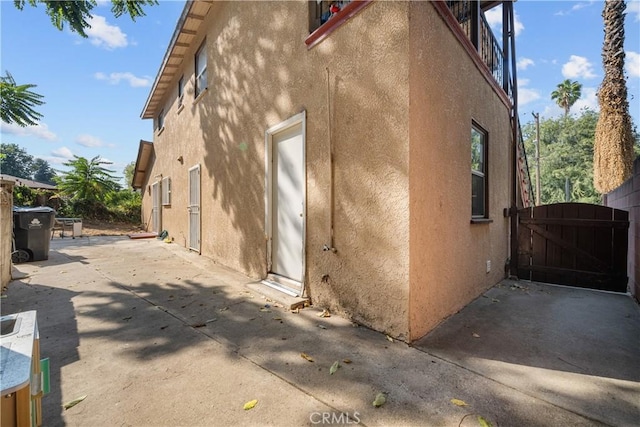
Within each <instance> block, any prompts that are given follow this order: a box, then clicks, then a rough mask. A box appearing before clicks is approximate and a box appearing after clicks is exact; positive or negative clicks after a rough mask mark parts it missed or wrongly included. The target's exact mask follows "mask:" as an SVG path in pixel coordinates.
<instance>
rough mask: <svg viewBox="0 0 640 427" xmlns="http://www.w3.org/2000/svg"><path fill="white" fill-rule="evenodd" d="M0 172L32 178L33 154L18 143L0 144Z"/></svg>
mask: <svg viewBox="0 0 640 427" xmlns="http://www.w3.org/2000/svg"><path fill="white" fill-rule="evenodd" d="M0 153H2V156H0V173H3V174H6V175H12V176H16V177H18V178H24V179H31V171H32V167H33V162H34V160H33V156H32V155H30V154H28V153H27V152H26V151H25V150H24V149H23V148H21V147H20V146H19V145H18V144H4V143H3V144H0Z"/></svg>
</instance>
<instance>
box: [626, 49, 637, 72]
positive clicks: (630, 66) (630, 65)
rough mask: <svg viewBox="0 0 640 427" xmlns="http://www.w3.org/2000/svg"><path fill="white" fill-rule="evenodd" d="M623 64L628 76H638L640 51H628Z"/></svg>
mask: <svg viewBox="0 0 640 427" xmlns="http://www.w3.org/2000/svg"><path fill="white" fill-rule="evenodd" d="M626 53H627V57H626V58H625V59H626V61H625V65H626V68H627V73H628V74H629V77H640V53H638V52H632V51H628V52H626Z"/></svg>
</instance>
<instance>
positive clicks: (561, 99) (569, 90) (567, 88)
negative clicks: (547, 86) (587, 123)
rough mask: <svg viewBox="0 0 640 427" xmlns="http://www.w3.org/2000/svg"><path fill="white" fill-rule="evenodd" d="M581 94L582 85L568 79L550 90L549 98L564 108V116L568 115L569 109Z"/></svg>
mask: <svg viewBox="0 0 640 427" xmlns="http://www.w3.org/2000/svg"><path fill="white" fill-rule="evenodd" d="M581 95H582V85H581V84H580V83H578V82H577V81H573V82H572V81H571V80H569V79H567V80H565V81H563V82H562V83H559V84H558V86H557V89H556V90H554V91H553V92H551V99H553V100H554V101H556V103H557V104H558V105H559V106H560V107H561V108H562V109H563V110H564V115H565V117H566V116H568V115H569V110H570V109H571V107H572V106H573V104H575V103H576V101H577V100H578V99H580V96H581Z"/></svg>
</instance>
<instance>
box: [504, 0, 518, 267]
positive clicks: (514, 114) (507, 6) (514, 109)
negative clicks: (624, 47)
mask: <svg viewBox="0 0 640 427" xmlns="http://www.w3.org/2000/svg"><path fill="white" fill-rule="evenodd" d="M502 14H503V15H502V19H503V21H502V22H503V28H504V30H503V45H504V46H508V47H509V48H510V49H505V55H506V57H505V63H506V64H505V65H507V64H508V63H509V59H510V60H511V61H510V62H511V67H510V71H511V73H513V76H512V77H511V82H510V83H511V102H512V106H511V138H512V141H511V157H512V162H513V163H512V173H511V209H510V212H509V214H510V218H511V245H510V246H511V254H510V257H511V258H510V266H509V270H510V271H509V276H510V277H514V278H517V273H518V145H517V144H518V85H517V81H518V80H517V75H516V43H515V29H514V13H513V2H511V1H506V2H503V3H502ZM505 22H506V23H508V29H507V25H504V23H505ZM505 41H508V43H507V44H504V42H505ZM509 53H511V57H510V58H509ZM508 70H509V68H507V71H508ZM507 90H508V88H507ZM507 93H508V92H507Z"/></svg>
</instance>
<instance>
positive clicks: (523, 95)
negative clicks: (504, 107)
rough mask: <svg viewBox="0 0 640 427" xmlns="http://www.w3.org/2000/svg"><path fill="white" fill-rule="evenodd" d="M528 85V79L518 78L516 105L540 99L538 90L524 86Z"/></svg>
mask: <svg viewBox="0 0 640 427" xmlns="http://www.w3.org/2000/svg"><path fill="white" fill-rule="evenodd" d="M528 85H529V79H518V107H522V106H524V105H526V104H528V103H530V102H533V101H536V100H538V99H540V92H538V91H537V90H535V89H530V88H528V87H526V86H528Z"/></svg>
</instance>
